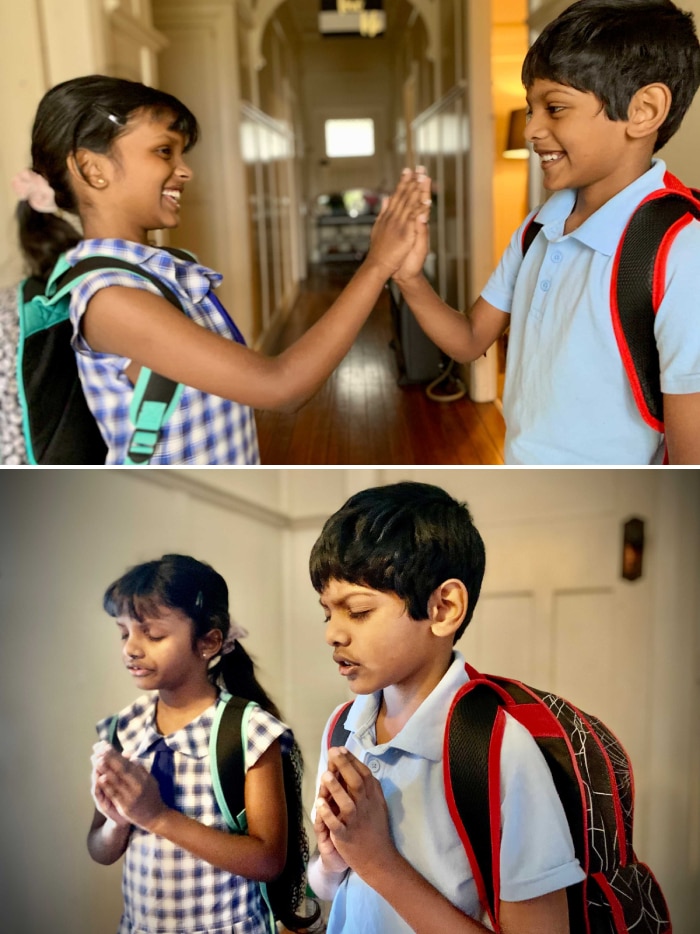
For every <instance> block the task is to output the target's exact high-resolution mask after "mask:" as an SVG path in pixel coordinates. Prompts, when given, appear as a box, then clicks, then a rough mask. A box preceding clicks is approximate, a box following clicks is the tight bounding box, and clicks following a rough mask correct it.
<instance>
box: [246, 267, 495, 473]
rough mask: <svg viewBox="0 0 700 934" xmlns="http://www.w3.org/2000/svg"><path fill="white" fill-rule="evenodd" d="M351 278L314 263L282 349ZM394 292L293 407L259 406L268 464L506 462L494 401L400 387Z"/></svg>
mask: <svg viewBox="0 0 700 934" xmlns="http://www.w3.org/2000/svg"><path fill="white" fill-rule="evenodd" d="M346 281H347V273H345V274H344V272H343V269H342V268H341V267H334V266H323V265H320V266H312V267H311V268H310V277H309V279H307V280H306V281H305V282H304V283H302V292H301V294H300V297H299V299H298V301H297V303H296V305H295V307H294V309H293V311H292V313H291V314H290V316H289V320H288V321H287V323H286V325H285V327H284V329H283V331H282V333H281V335H280V338H279V341H278V343H277V345H276V346H275V347H273V348H271V349H272V351H273V352H279V351H280V350H282V349H284V347H286V346H288V345H289V344H290V343H291V342H292V341H293V340H294V339H295V338H296V337H297V336H298V335H299V334H300V333H301V332H302V331H304V330H306V328H308V327H309V326H310V325H311V324H313V322H314V321H315V320H317V318H318V317H320V315H321V314H323V312H324V311H325V310H326V309H327V308H328V307H329V305H330V304H331V303H332V302H333V300H334V299H335V297H336V296H337V295H338V293H339V292H340V290H341V289H342V287H343V285H344V283H345V282H346ZM391 339H392V332H391V312H390V302H389V293H388V292H387V291H385V292H384V294H383V295H382V297H381V298H380V300H379V302H378V303H377V306H376V308H375V310H374V311H373V313H372V315H371V317H370V319H369V321H368V322H367V324H366V325H365V326H364V328H363V329H362V331H361V332H360V335H359V337H358V339H357V341H356V342H355V344H354V346H353V347H352V349H351V350H350V353H349V354H348V355H347V356H346V358H345V359H344V360H343V362H342V363H341V364H340V366H339V367H338V368H337V369H336V370H335V372H334V373H333V374H332V375H331V377H330V378H329V379H328V381H327V382H326V384H325V385H324V386H323V387H322V388H321V389H320V391H319V392H318V393H317V394H316V396H315V397H314V398H313V399H311V401H310V402H308V403H307V404H306V405H305V406H304V407H303V408H302V409H300V410H299V411H298V412H296V413H294V414H287V413H281V412H257V413H256V419H257V424H258V435H259V440H260V456H261V461H262V463H263V464H266V465H268V464H269V465H272V464H297V465H298V464H319V465H326V464H371V465H379V464H502V463H503V438H504V432H505V426H504V423H503V418H502V416H501V413H500V411H499V409H498V408H497V406H496V405H494V404H493V403H474V402H472V401H471V400H470V399H468V398H466V397H465V398H463V399H460V400H458V401H456V402H434V401H432V400H430V399H428V398H427V396H426V394H425V387H424V386H423V385H410V386H399V385H398V384H397V372H398V371H397V365H396V358H395V355H394V351H393V350H392V348H391V345H390V342H391Z"/></svg>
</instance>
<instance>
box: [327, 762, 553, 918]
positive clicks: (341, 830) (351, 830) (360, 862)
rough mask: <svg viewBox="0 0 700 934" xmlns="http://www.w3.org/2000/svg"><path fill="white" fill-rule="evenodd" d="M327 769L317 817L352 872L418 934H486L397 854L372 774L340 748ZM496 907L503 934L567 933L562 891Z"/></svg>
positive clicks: (378, 789)
mask: <svg viewBox="0 0 700 934" xmlns="http://www.w3.org/2000/svg"><path fill="white" fill-rule="evenodd" d="M328 764H329V771H327V772H325V773H324V774H323V776H322V785H323V786H325V790H326V795H325V796H323V797H319V798H318V799H317V801H316V808H317V814H318V816H319V818H320V819H322V820H323V821H324V823H325V824H326V826H327V828H328V831H329V833H330V835H331V838H332V840H333V844H334V846H335V848H336V849H337V851H338V853H339V854H340V856H341V857H342V858H343V859H344V860H345V861H346V862H347V864H348V865H349V866H350V868H351V869H352V870H354V871H355V872H356V873H357V874H358V875H359V876H360V877H361V878H362V879H363V880H364V881H365V882H366V883H367V885H369V886H371V887H372V888H373V889H374V890H375V891H376V892H377V893H378V894H379V895H381V896H382V897H383V898H384V899H385V900H386V901H387V902H389V904H390V905H391V906H392V907H393V909H394V910H395V911H396V912H397V913H398V914H399V915H400V916H401V917H402V918H403V919H404V921H406V923H407V924H408V925H409V926H410V927H411V929H412V930H413V931H415V932H416V934H434V932H435V931H450V934H479V932H482V931H487V930H489V929H488V928H486V927H484V925H482V924H480V923H479V922H478V921H475V920H474V919H473V918H469V917H467V916H466V915H465V914H463V912H461V911H460V910H459V908H457V907H455V905H453V904H452V903H451V902H450V901H449V899H447V898H445V896H444V895H443V894H442V893H441V892H439V891H438V890H437V889H436V888H435V887H434V886H433V885H432V884H431V883H430V882H428V880H427V879H426V878H425V877H424V876H422V875H421V874H420V873H419V872H418V871H417V870H416V869H415V868H414V867H413V866H412V865H411V863H409V862H408V861H407V860H406V859H404V857H403V856H402V855H401V854H400V853H399V851H398V850H397V849H396V847H395V845H394V842H393V840H392V839H391V834H390V830H389V818H388V811H387V807H386V802H385V800H384V796H383V794H382V790H381V786H380V784H379V782H378V781H377V780H376V779H375V778H374V776H373V775H372V773H371V772H370V770H369V769H368V768H367V767H366V766H365V765H364V764H363V763H361V762H359V760H357V759H356V758H355V757H354V756H352V755H351V754H350V753H348V752H347V750H344V749H331V750H330V751H329V756H328ZM338 776H340V777H341V778H342V782H341V781H339V778H338ZM331 805H333V806H331ZM499 907H500V912H501V916H500V921H501V929H502V931H503V934H569V916H568V907H567V899H566V892H565V890H564V889H561V890H559V891H556V892H552V893H550V894H548V895H542V896H540V897H539V898H533V899H530V900H529V901H525V902H501V903H500V906H499Z"/></svg>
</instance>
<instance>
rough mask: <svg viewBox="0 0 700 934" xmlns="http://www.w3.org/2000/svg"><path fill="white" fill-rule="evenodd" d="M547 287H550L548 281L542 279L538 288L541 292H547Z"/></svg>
mask: <svg viewBox="0 0 700 934" xmlns="http://www.w3.org/2000/svg"><path fill="white" fill-rule="evenodd" d="M549 286H550V282H549V279H543V281H542V282H540V288H541V289H542V291H543V292H549Z"/></svg>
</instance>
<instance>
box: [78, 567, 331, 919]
mask: <svg viewBox="0 0 700 934" xmlns="http://www.w3.org/2000/svg"><path fill="white" fill-rule="evenodd" d="M104 608H105V610H106V612H107V613H108V614H109V615H110V616H112V617H113V618H114V619H115V621H116V626H117V630H118V631H119V634H120V637H121V640H122V660H123V663H124V665H125V666H126V668H127V671H129V673H130V674H131V676H132V678H133V679H134V681H135V682H136V683H137V684H138V686H139V688H140V689H143V690H146V691H149V692H151V693H150V694H147V695H143V696H141V697H139V699H138V700H136V701H135V702H134V703H133V704H131V705H130V706H129V707H127V708H125V709H124V710H122V711H121V713H120V714H119V715H118V718H117V720H116V741H115V744H116V745H120V746H121V747H122V749H123V751H124V754H123V755H122V754H121V753H120V752H117V750H116V749H115V747H114V745H112V744H111V743H110V742H108V741H107V740H108V737H109V735H110V725H111V723H113V721H114V718H107V719H105V720H102V721H101V722H100V723H99V724H98V727H97V730H98V734H99V735H100V737H101V741H100V742H98V743H97V744H96V745H95V746H94V751H93V756H92V796H93V800H94V802H95V806H96V810H95V814H94V817H93V821H92V826H91V827H90V832H89V835H88V850H89V852H90V855H91V856H92V858H93V859H94V860H96V861H97V862H99V863H104V864H109V863H113V862H115V861H116V860H117V859H119V857H120V856H121V855H122V854H124V853H126V859H125V861H124V869H123V881H122V893H123V897H124V912H123V915H122V919H121V924H120V927H119V934H158V932H166V931H167V932H171V931H176V930H177V931H180V932H195V931H207V932H208V934H215V932H226V934H268V932H269V930H270V919H269V913H268V911H267V909H266V907H265V904H264V902H263V900H262V896H261V890H260V885H258V884H257V883H258V882H265V883H269V885H268V886H267V888H268V897H269V900H270V905H271V907H272V909H273V911H274V914H275V916H276V917H277V918H278V919H279V920H281V921H282V922H283V924H284V925H285V926H286V927H287V928H291V929H292V930H300V929H301V928H304V929H306V928H307V927H308V925H309V924H310V923H312V922H314V921H315V920H316V918H317V917H318V914H319V910H318V908H316V910H315V912H314V914H313V915H312V916H311V917H306V918H303V917H300V916H299V915H298V914H297V913H296V912H297V910H298V908H299V905H300V903H301V900H302V897H303V894H304V873H305V865H306V860H307V859H308V842H307V839H306V834H305V833H304V829H303V812H302V807H301V800H300V787H301V775H300V773H301V757H300V755H299V753H298V747H296V744H294V740H293V737H292V734H291V731H290V730H289V729H288V728H287V727H286V726H285V724H283V723H282V722H280V719H279V711H278V710H277V708H276V707H275V705H274V704H273V702H272V701H271V700H270V698H269V697H268V696H267V694H266V693H265V691H264V690H263V689H262V687H261V686H260V684H259V683H258V681H257V679H256V677H255V670H254V665H253V662H252V661H251V659H250V657H249V656H248V655H247V653H246V652H245V650H244V649H243V647H242V646H241V644H240V641H239V640H240V638H241V636H242V635H243V634H244V631H243V630H241V629H239V628H237V627H235V625H232V623H231V620H230V617H229V612H228V588H227V586H226V582H225V581H224V579H223V578H222V577H221V575H220V574H218V573H217V572H216V571H214V569H213V568H211V567H210V566H209V565H208V564H204V563H202V562H200V561H197V560H195V559H194V558H190V557H187V556H184V555H164V556H163V557H162V558H160V559H159V560H157V561H149V562H147V563H146V564H141V565H137V566H136V567H133V568H131V569H130V570H128V571H127V572H126V573H125V574H124V575H123V576H122V577H121V578H119V580H117V581H115V582H114V583H113V584H112V585H111V586H110V587H109V588H108V589H107V591H106V593H105V596H104ZM222 687H225V688H226V689H227V690H228V691H229V692H230V693H232V694H235V695H237V696H239V697H243V698H246V699H248V700H252V701H255V703H256V704H257V705H258V706H257V707H255V708H254V710H253V714H252V716H251V717H250V719H249V722H248V726H247V736H248V741H247V747H246V749H245V750H244V759H245V788H244V795H245V808H246V817H247V824H248V831H247V834H246V835H236V834H231V833H229V831H228V827H227V824H226V821H225V819H224V817H223V815H222V813H221V811H220V809H219V807H218V805H217V802H216V797H215V794H214V790H213V787H212V780H211V772H210V759H209V739H210V733H211V729H212V725H213V720H214V712H215V710H216V707H217V705H218V704H221V703H224V702H225V701H224V700H222V697H221V694H220V689H221V688H222ZM153 692H155V693H153ZM290 750H292V753H290V752H289V751H290ZM283 752H284V753H285V755H284V757H283V755H282V753H283ZM283 758H284V760H285V762H284V766H283ZM283 769H284V775H283ZM289 769H292V770H293V771H294V772H295V773H296V775H295V776H293V777H292V780H291V781H290V778H289V771H288V770H289ZM285 786H286V788H287V794H286V795H285ZM288 811H289V819H288V816H287V812H288ZM288 826H289V828H297V831H296V834H295V833H294V832H293V831H291V830H290V840H289V841H287V827H288ZM285 855H286V862H285ZM272 880H274V881H272Z"/></svg>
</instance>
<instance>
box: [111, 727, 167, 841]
mask: <svg viewBox="0 0 700 934" xmlns="http://www.w3.org/2000/svg"><path fill="white" fill-rule="evenodd" d="M98 745H99V744H98ZM107 746H108V748H107V749H106V750H102V751H100V752H99V753H97V754H96V756H94V757H93V758H94V759H95V760H96V761H95V771H96V782H95V784H96V794H97V797H96V798H95V803H97V798H98V797H100V796H104V798H106V799H107V800H108V801H109V802H110V803H111V807H112V808H113V809H114V811H115V812H116V814H117V815H118V817H119V820H120V823H121V824H122V825H123V824H125V823H130V824H136V825H137V826H138V827H142V828H143V829H144V830H149V829H150V827H151V825H152V824H153V823H154V822H155V821H156V820H157V819H158V818H159V817H160V816H161V815H162V814H163V813H164V812H166V811H167V810H168V808H167V807H166V805H165V804H164V803H163V799H162V798H161V796H160V789H159V788H158V782H157V781H156V780H155V778H153V776H152V775H151V773H150V772H148V771H147V770H146V769H145V768H144V767H143V766H142V765H141V764H140V763H139V762H131V761H130V760H129V759H127V758H126V757H125V756H123V755H122V754H121V753H120V752H117V750H116V749H114V747H112V746H109V744H107ZM103 813H104V812H103Z"/></svg>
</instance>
